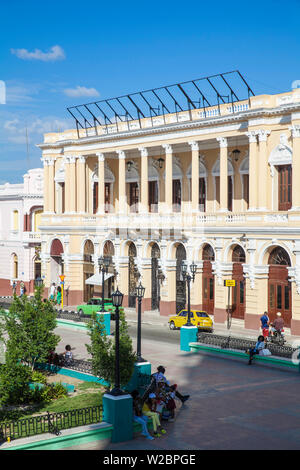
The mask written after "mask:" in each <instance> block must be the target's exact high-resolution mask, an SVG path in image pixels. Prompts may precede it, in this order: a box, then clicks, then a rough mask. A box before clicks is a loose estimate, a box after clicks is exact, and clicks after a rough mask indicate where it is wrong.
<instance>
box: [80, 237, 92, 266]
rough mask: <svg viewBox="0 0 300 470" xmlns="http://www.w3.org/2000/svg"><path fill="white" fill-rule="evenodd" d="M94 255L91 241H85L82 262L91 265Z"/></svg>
mask: <svg viewBox="0 0 300 470" xmlns="http://www.w3.org/2000/svg"><path fill="white" fill-rule="evenodd" d="M93 254H94V244H93V242H92V241H91V240H87V241H86V242H85V244H84V250H83V260H84V262H85V263H92V261H93V259H92V255H93Z"/></svg>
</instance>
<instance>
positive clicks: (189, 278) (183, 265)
mask: <svg viewBox="0 0 300 470" xmlns="http://www.w3.org/2000/svg"><path fill="white" fill-rule="evenodd" d="M187 268H188V266H187V263H185V261H184V260H182V262H181V274H182V277H183V280H184V281H186V282H187V287H188V308H187V310H188V318H187V322H186V325H185V326H192V323H191V281H193V282H194V281H195V275H196V271H197V265H196V264H195V263H194V261H193V262H192V264H191V265H190V273H191V274H190V273H189V272H188V269H187Z"/></svg>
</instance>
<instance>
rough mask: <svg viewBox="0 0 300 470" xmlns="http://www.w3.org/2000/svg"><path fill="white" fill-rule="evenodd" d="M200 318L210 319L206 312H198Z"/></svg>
mask: <svg viewBox="0 0 300 470" xmlns="http://www.w3.org/2000/svg"><path fill="white" fill-rule="evenodd" d="M196 313H197V316H198V317H206V318H207V317H208V315H207V313H205V312H196Z"/></svg>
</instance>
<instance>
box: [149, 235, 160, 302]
mask: <svg viewBox="0 0 300 470" xmlns="http://www.w3.org/2000/svg"><path fill="white" fill-rule="evenodd" d="M159 258H160V249H159V246H158V244H157V243H153V245H152V247H151V309H152V310H159V301H160V285H159V277H158V259H159Z"/></svg>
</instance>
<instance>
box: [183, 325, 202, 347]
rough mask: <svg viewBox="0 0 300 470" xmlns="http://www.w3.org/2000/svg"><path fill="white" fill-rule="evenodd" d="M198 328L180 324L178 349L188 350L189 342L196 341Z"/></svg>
mask: <svg viewBox="0 0 300 470" xmlns="http://www.w3.org/2000/svg"><path fill="white" fill-rule="evenodd" d="M197 333H198V328H197V327H196V326H182V327H181V328H180V351H188V352H189V351H190V350H191V348H190V346H189V343H196V342H197Z"/></svg>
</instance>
